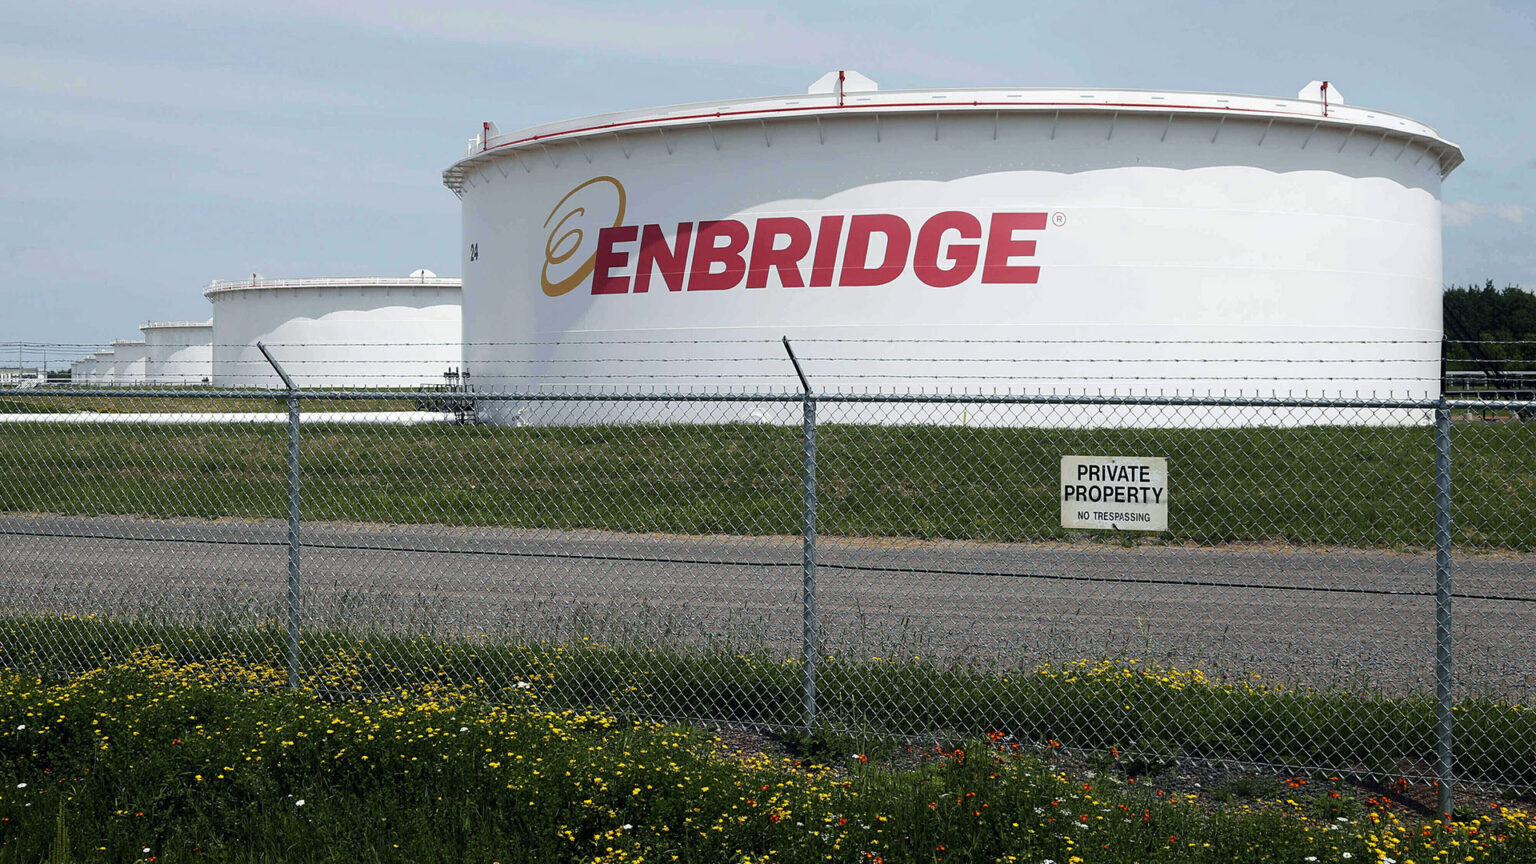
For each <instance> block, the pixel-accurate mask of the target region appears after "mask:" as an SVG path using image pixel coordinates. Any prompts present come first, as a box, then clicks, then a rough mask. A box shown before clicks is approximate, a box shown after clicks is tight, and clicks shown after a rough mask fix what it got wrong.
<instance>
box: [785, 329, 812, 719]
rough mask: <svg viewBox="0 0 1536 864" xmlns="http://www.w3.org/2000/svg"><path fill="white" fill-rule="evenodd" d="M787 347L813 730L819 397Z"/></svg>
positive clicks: (808, 712)
mask: <svg viewBox="0 0 1536 864" xmlns="http://www.w3.org/2000/svg"><path fill="white" fill-rule="evenodd" d="M784 350H785V351H786V352H787V353H788V354H789V362H791V363H793V364H794V366H795V374H796V375H798V376H800V387H801V393H802V397H801V400H800V416H801V443H802V454H803V460H804V461H803V463H802V466H801V475H800V477H801V523H800V532H801V534H800V538H801V544H800V545H801V553H800V561H801V570H802V579H801V583H800V615H801V634H800V638H801V658H802V660H803V661H804V662H803V668H804V677H803V683H802V687H803V693H802V696H803V700H804V709H805V731H806V732H811V731H813V730H814V729H815V728H816V652H817V642H818V641H819V639H820V634H819V633H818V626H817V621H816V396H815V394H813V393H812V392H811V382H810V381H809V380H808V379H807V378H806V377H805V370H803V369H801V368H800V360H799V358H797V357H795V349H794V348H792V347H791V346H790V344H789V337H788V336H785V337H784Z"/></svg>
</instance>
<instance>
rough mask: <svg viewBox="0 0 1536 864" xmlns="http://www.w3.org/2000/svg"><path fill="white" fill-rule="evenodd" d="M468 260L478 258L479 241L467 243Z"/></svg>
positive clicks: (476, 259) (477, 259)
mask: <svg viewBox="0 0 1536 864" xmlns="http://www.w3.org/2000/svg"><path fill="white" fill-rule="evenodd" d="M469 260H471V261H479V260H480V244H479V243H471V244H469Z"/></svg>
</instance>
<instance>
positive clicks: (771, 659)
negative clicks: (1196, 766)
mask: <svg viewBox="0 0 1536 864" xmlns="http://www.w3.org/2000/svg"><path fill="white" fill-rule="evenodd" d="M285 645H286V640H285V637H284V635H283V633H282V632H280V631H279V630H278V629H275V628H274V629H271V630H256V631H252V630H236V629H231V628H223V627H202V628H193V627H179V626H159V625H146V624H138V623H133V622H118V621H101V620H95V619H66V618H26V619H15V618H13V619H8V620H5V621H3V622H0V669H13V670H23V671H28V670H30V671H34V672H41V673H42V674H44V675H45V676H47V677H49V678H50V680H60V681H64V680H69V679H71V678H73V677H74V676H76V675H78V674H80V673H81V672H83V671H87V670H89V669H91V668H94V667H95V666H97V665H107V664H110V663H113V662H120V661H123V660H126V659H128V658H131V657H133V656H135V655H136V653H137V652H141V651H143V650H144V649H146V648H148V647H149V646H154V650H153V654H154V656H156V657H162V658H165V659H167V660H168V661H173V662H175V663H177V664H183V665H185V664H199V663H206V662H209V661H214V660H220V658H226V657H228V656H229V655H230V652H231V651H235V652H237V653H238V654H239V656H241V657H242V658H244V660H243V661H242V662H249V663H252V664H257V665H261V666H271V667H275V668H286V661H285V659H284V658H285V654H284V646H285ZM304 651H305V658H306V659H305V666H304V668H303V670H302V671H303V675H304V681H305V685H306V686H307V687H309V688H311V689H313V690H314V691H315V692H317V693H319V694H320V695H322V696H324V697H326V698H333V699H340V700H355V699H360V698H376V697H378V696H380V695H381V694H386V693H388V692H390V691H392V690H395V689H397V688H400V687H406V688H410V689H421V688H449V689H461V688H466V687H468V688H472V689H475V690H477V691H480V692H494V693H514V694H516V693H519V692H521V690H522V689H523V688H522V687H519V682H522V684H523V685H525V686H528V687H531V688H534V689H536V690H537V692H538V694H539V696H540V699H541V701H542V704H545V705H548V706H557V707H561V708H583V709H584V708H594V709H598V710H602V711H606V712H614V713H617V714H621V715H624V716H632V717H641V718H650V719H663V720H675V721H684V720H698V721H702V722H726V723H732V724H738V725H746V726H753V727H763V728H772V729H777V730H779V731H781V732H784V733H786V734H792V733H795V732H796V730H798V729H800V728H801V727H802V726H803V723H804V716H803V713H802V701H801V700H802V695H801V693H802V691H801V681H802V667H801V666H800V664H799V663H798V661H796V660H794V659H792V658H785V657H782V656H773V655H770V654H766V653H761V652H756V653H752V652H741V651H728V650H695V651H687V650H677V649H663V648H645V647H635V646H622V645H620V646H615V645H598V644H595V643H591V642H587V641H584V640H578V641H576V642H574V643H566V644H559V643H551V642H536V643H526V644H518V645H509V644H505V643H497V642H494V641H491V640H473V641H466V642H443V641H435V640H430V639H424V638H405V637H388V636H376V635H375V636H366V635H365V636H357V635H354V634H345V633H331V634H326V633H317V634H310V635H308V636H307V637H306V640H305V643H304ZM285 681H286V678H285V677H283V678H279V679H277V680H276V681H274V682H272V685H273V686H274V687H277V688H279V689H280V688H281V686H282V685H283V684H284V683H285ZM817 689H818V723H819V725H820V726H821V727H822V728H820V729H818V730H817V731H816V733H815V734H814V735H812V736H810V737H809V738H808V739H807V740H806V741H804V742H802V748H803V749H804V750H805V751H806V752H811V753H815V752H833V751H836V750H837V749H838V746H839V745H838V744H837V742H838V741H840V740H841V741H845V742H846V741H849V740H852V741H862V742H868V741H871V740H874V739H876V738H879V739H884V740H886V741H890V740H892V739H893V736H900V735H914V736H916V735H935V734H937V735H940V736H944V737H948V738H952V739H957V740H958V739H966V738H979V737H982V736H985V735H988V734H995V733H1002V734H1005V735H1007V736H1010V738H1011V739H1012V740H1017V741H1021V742H1027V743H1030V744H1032V745H1034V746H1037V747H1040V748H1042V749H1057V748H1062V749H1066V750H1070V751H1098V752H1112V751H1113V752H1118V753H1119V754H1120V755H1121V757H1122V758H1123V759H1124V760H1125V764H1129V765H1133V766H1140V767H1139V768H1138V770H1142V771H1146V770H1151V769H1153V768H1156V767H1166V766H1167V765H1170V764H1173V763H1175V762H1177V761H1179V760H1188V759H1197V760H1213V761H1220V762H1224V763H1229V764H1230V763H1252V764H1262V765H1271V766H1275V767H1277V768H1289V769H1291V770H1317V771H1328V772H1337V773H1347V774H1349V775H1351V776H1359V777H1371V778H1375V779H1378V780H1385V779H1389V778H1394V777H1399V776H1424V775H1426V774H1432V773H1433V767H1432V766H1433V765H1434V762H1435V737H1434V728H1435V725H1434V704H1433V702H1432V701H1431V700H1430V699H1429V698H1427V697H1418V698H1385V697H1382V696H1379V695H1376V694H1371V693H1361V692H1352V691H1346V690H1329V691H1319V690H1296V689H1285V688H1278V687H1272V686H1268V685H1266V684H1264V683H1263V682H1258V681H1241V682H1221V681H1209V680H1206V679H1205V677H1204V676H1203V675H1202V674H1201V673H1200V672H1198V670H1173V669H1159V668H1156V667H1153V666H1150V665H1148V664H1144V663H1139V662H1137V661H1134V660H1128V661H1115V662H1110V661H1097V662H1092V663H1090V662H1087V661H1083V662H1079V663H1070V664H1063V665H1058V666H1055V667H1049V668H1042V669H1039V670H1023V671H990V672H989V671H977V670H966V669H946V668H943V667H938V666H934V665H931V664H926V663H921V662H895V663H887V662H873V661H851V660H845V659H838V658H830V659H828V660H827V661H825V662H823V663H822V664H821V666H820V670H819V677H818V688H817ZM1456 724H1457V739H1456V740H1457V750H1456V761H1457V776H1458V777H1461V778H1463V779H1464V780H1466V781H1472V782H1477V783H1480V784H1483V785H1485V786H1496V787H1501V788H1511V789H1533V788H1536V712H1533V711H1529V710H1527V709H1525V708H1524V707H1521V706H1517V705H1512V704H1510V703H1508V702H1502V701H1497V700H1491V699H1483V698H1466V699H1462V700H1461V701H1459V702H1458V703H1457V706H1456ZM844 749H846V748H844Z"/></svg>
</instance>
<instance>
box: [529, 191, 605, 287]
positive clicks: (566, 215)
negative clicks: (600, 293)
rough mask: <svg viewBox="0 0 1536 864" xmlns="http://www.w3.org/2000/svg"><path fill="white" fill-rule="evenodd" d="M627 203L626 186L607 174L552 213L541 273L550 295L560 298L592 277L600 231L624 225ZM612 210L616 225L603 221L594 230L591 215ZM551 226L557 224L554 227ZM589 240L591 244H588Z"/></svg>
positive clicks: (573, 193) (567, 197)
mask: <svg viewBox="0 0 1536 864" xmlns="http://www.w3.org/2000/svg"><path fill="white" fill-rule="evenodd" d="M615 201H616V203H615ZM624 203H625V196H624V184H623V183H620V182H619V181H618V180H617V179H616V178H613V177H609V176H607V175H603V176H601V177H593V178H592V179H591V180H588V181H587V182H585V183H583V184H581V185H580V186H577V187H576V188H575V189H572V190H571V191H569V192H567V193H565V197H564V198H561V199H560V203H558V204H556V205H555V207H554V209H553V210H550V211H549V218H547V219H545V220H544V227H545V228H549V229H550V230H549V236H548V237H547V238H546V239H545V240H544V269H543V271H542V272H541V273H540V274H539V276H540V281H541V282H542V283H543V286H544V293H545V294H546V295H548V296H550V297H559V296H560V295H562V294H565V293H567V292H569V291H570V290H571V289H572V288H575V287H576V286H577V285H580V284H581V283H582V282H583V281H585V280H586V278H587V277H588V276H591V275H592V269H593V267H595V266H596V264H597V232H598V230H600V229H602V228H617V227H619V225H621V224H623V222H624ZM567 205H569V207H568V206H567ZM610 208H611V209H612V210H613V222H612V223H611V224H609V223H603V222H599V223H598V224H597V225H596V226H595V227H594V226H593V225H592V218H593V217H589V216H588V213H589V212H591V213H592V214H593V216H594V217H595V216H596V215H597V214H600V213H606V212H608V210H609V209H610ZM557 217H558V218H557ZM550 223H554V227H553V228H550ZM589 238H590V241H591V242H588V240H589ZM583 251H584V252H585V257H577V253H579V252H583Z"/></svg>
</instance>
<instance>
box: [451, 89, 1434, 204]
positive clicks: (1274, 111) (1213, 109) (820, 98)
mask: <svg viewBox="0 0 1536 864" xmlns="http://www.w3.org/2000/svg"><path fill="white" fill-rule="evenodd" d="M1304 92H1305V91H1304ZM935 112H951V113H965V112H981V113H987V114H991V113H1002V112H1008V113H1010V114H1011V113H1031V112H1032V113H1047V114H1050V113H1056V114H1058V115H1060V114H1104V113H1137V114H1152V115H1164V114H1166V115H1169V116H1190V115H1196V116H1201V115H1203V116H1212V117H1245V118H1250V119H1259V120H1268V121H1270V122H1283V123H1296V124H1305V125H1308V126H1312V127H1314V128H1315V127H1319V126H1331V127H1335V128H1343V129H1362V130H1368V131H1374V132H1377V133H1381V134H1382V135H1383V137H1388V136H1395V137H1397V138H1399V139H1407V140H1409V141H1417V142H1420V143H1422V144H1423V145H1424V146H1426V147H1428V148H1430V149H1432V150H1434V151H1435V158H1436V159H1437V160H1438V162H1439V164H1440V170H1441V173H1442V174H1448V173H1450V172H1451V170H1453V169H1454V168H1455V167H1456V166H1457V165H1460V164H1461V162H1462V154H1461V148H1460V147H1458V146H1457V145H1456V144H1454V143H1452V142H1450V141H1448V140H1446V139H1445V138H1442V137H1441V136H1440V133H1439V132H1437V131H1435V129H1434V128H1433V127H1430V126H1428V125H1426V124H1424V123H1420V122H1419V121H1417V120H1413V119H1411V118H1408V117H1403V116H1400V115H1397V114H1391V113H1388V112H1386V111H1377V110H1375V109H1370V108H1360V107H1357V106H1353V105H1344V104H1342V103H1340V102H1323V101H1320V100H1311V99H1302V98H1288V97H1275V96H1251V95H1242V94H1235V93H1205V92H1187V91H1177V90H1109V89H1092V88H1075V87H1026V88H1020V87H984V88H972V89H941V90H850V91H847V92H837V91H836V90H834V91H832V92H820V93H802V94H794V95H789V96H767V97H759V98H752V99H735V100H731V101H728V102H694V103H689V104H683V105H672V106H667V107H660V108H645V109H639V110H633V111H617V112H612V113H608V114H595V115H591V116H587V117H581V118H578V119H574V120H565V121H560V122H556V123H546V124H543V125H539V126H530V127H527V128H525V129H519V130H517V131H515V132H509V133H505V134H503V133H500V132H499V131H498V130H497V129H496V126H495V124H493V123H487V124H484V126H483V129H484V131H483V132H482V134H480V135H478V136H476V137H475V138H474V139H472V140H471V141H470V142H469V146H468V148H467V149H466V151H465V154H464V156H463V157H462V158H461V159H459V160H458V161H457V162H455V163H454V164H453V165H451V166H450V167H449V168H448V169H447V170H445V171H444V172H443V185H445V186H447V187H448V188H449V189H452V190H453V191H454V193H455V194H462V192H463V186H464V174H465V171H466V170H467V169H469V168H470V166H472V165H474V164H475V163H478V162H482V161H484V160H487V159H491V158H495V157H496V156H497V155H498V154H506V153H511V152H516V151H519V150H527V149H537V148H539V147H541V146H547V145H549V144H553V143H558V142H563V141H578V140H580V139H582V138H591V137H595V136H609V135H620V134H625V133H631V132H639V131H642V130H643V131H652V130H656V129H668V128H683V127H690V126H701V125H712V124H717V123H743V122H751V123H759V122H761V123H766V122H768V121H770V120H772V121H779V120H788V119H794V118H805V117H815V118H822V117H827V116H850V115H857V114H903V113H921V114H933V113H935Z"/></svg>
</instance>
